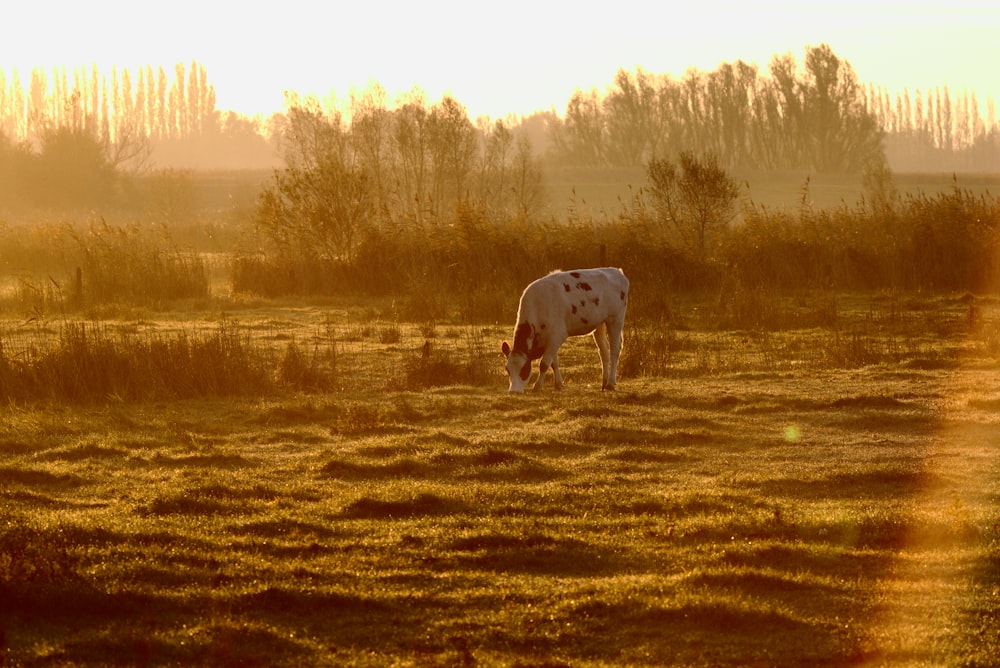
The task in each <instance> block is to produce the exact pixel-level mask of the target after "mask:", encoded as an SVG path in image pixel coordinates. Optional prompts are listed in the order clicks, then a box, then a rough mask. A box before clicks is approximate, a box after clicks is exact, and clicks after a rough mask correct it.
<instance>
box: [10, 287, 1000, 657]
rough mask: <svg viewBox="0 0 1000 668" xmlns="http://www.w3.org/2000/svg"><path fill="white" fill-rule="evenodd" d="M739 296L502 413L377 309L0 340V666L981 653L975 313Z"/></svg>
mask: <svg viewBox="0 0 1000 668" xmlns="http://www.w3.org/2000/svg"><path fill="white" fill-rule="evenodd" d="M516 298H517V295H516V294H511V295H506V296H505V298H504V303H503V310H504V311H506V312H509V313H510V314H511V315H510V318H511V319H512V318H513V313H514V310H515V308H516ZM758 302H759V303H758V304H757V308H758V309H763V310H764V311H766V312H767V313H769V314H770V316H769V317H771V318H772V321H773V322H780V323H784V324H783V326H780V327H771V328H759V327H758V328H739V327H719V326H717V325H713V324H712V323H715V322H717V318H716V316H715V315H713V313H714V312H715V310H717V309H718V308H719V307H718V303H717V301H716V300H715V299H714V295H713V296H712V298H709V297H706V296H705V295H689V296H683V295H675V296H673V297H672V298H671V313H672V318H671V320H670V322H669V324H662V323H661V324H658V323H656V322H653V321H650V320H648V319H643V318H642V317H641V313H639V314H637V317H636V318H634V319H633V322H631V323H630V325H629V326H628V327H627V329H626V339H625V352H624V353H623V360H622V372H621V378H620V382H619V387H618V390H617V391H616V392H613V393H609V392H601V391H600V365H599V362H598V360H597V354H596V350H595V349H594V347H593V343H592V341H591V340H589V339H575V340H571V341H570V342H569V343H568V344H567V345H566V346H565V347H564V349H563V352H562V363H561V366H562V368H563V373H564V377H565V380H566V387H565V388H564V389H563V390H562V391H560V392H555V391H552V390H551V389H549V390H546V391H544V392H541V393H528V394H526V395H524V396H508V395H507V394H506V391H505V390H506V379H505V377H504V376H503V371H502V365H501V363H500V360H501V357H500V353H499V349H498V343H499V341H500V340H501V339H502V338H504V337H508V336H509V334H510V332H509V331H508V330H509V329H510V326H511V325H512V324H513V323H512V322H510V323H508V322H506V321H503V322H495V323H493V322H486V323H482V324H468V323H467V322H464V321H462V320H461V319H452V320H443V321H440V322H430V321H428V320H409V319H406V318H404V317H401V316H400V315H399V304H398V303H396V302H394V301H392V300H388V299H386V300H369V301H366V302H364V303H360V304H359V303H353V302H348V301H346V300H342V299H334V298H328V299H312V300H306V299H300V300H295V301H285V302H282V301H280V300H277V301H263V300H262V301H259V302H253V301H249V300H248V301H243V302H240V301H236V300H234V301H228V302H214V301H212V300H207V301H205V302H204V303H202V304H201V305H200V306H198V305H197V304H194V305H189V307H187V308H185V309H177V310H166V311H155V310H150V309H133V310H132V311H128V310H124V311H120V312H118V313H117V314H116V316H115V317H114V318H104V319H100V320H95V319H93V318H89V319H87V318H84V319H76V318H72V317H65V318H48V319H46V318H38V319H35V320H31V321H28V322H26V321H25V320H24V319H10V320H7V321H5V322H4V323H3V324H2V325H0V341H2V342H3V351H2V353H0V360H2V363H0V389H2V390H3V391H4V398H5V405H4V406H3V408H2V409H0V410H2V414H3V419H2V420H0V495H2V498H3V501H2V505H0V648H2V651H0V662H2V663H4V664H6V665H16V666H51V665H58V666H68V665H121V666H125V665H128V666H133V665H212V666H220V665H221V666H227V665H228V666H247V665H358V666H365V665H372V666H375V665H379V666H382V665H413V666H425V665H439V666H452V665H469V666H471V665H498V666H503V665H507V666H563V665H566V666H568V665H573V666H609V665H650V666H652V665H692V666H698V665H704V666H715V665H734V666H735V665H740V666H744V665H783V666H789V665H803V666H804V665H809V666H822V665H830V666H833V665H845V664H860V665H914V666H918V665H935V666H938V665H955V666H958V665H961V666H977V665H979V666H985V665H991V664H993V662H994V661H995V657H996V656H997V655H998V654H1000V511H998V503H997V502H998V498H997V481H998V479H1000V454H998V451H997V448H996V438H997V434H998V418H997V414H998V413H997V409H998V407H1000V390H998V389H997V387H996V377H997V372H998V369H1000V330H998V327H997V326H998V323H1000V302H997V301H996V300H995V299H992V298H989V297H973V296H971V295H963V294H958V295H929V294H921V295H905V294H895V293H886V292H872V293H854V294H833V293H829V292H822V291H799V292H797V293H794V294H792V295H787V296H778V295H764V296H760V297H759V298H758ZM637 303H639V304H640V305H641V302H637ZM199 309H201V310H199ZM796 323H798V324H796ZM71 360H72V361H71ZM151 360H157V361H156V362H155V363H154V362H153V361H151ZM88 365H89V366H88ZM94 369H103V370H104V371H103V372H102V373H95V372H94ZM153 376H155V377H157V378H159V380H155V379H151V377H153ZM178 377H180V378H184V379H186V380H184V381H181V380H177V378H178ZM32 379H33V380H32ZM171 379H173V380H171ZM29 381H31V382H35V383H36V384H37V385H36V391H35V392H34V393H26V394H23V395H20V394H18V392H19V391H21V390H18V388H19V387H20V388H23V387H24V386H25V385H30V384H31V383H30V382H29ZM233 387H238V388H239V390H240V391H233V390H232V389H231V388H233ZM227 388H229V389H227ZM25 392H26V391H25ZM46 392H47V393H48V394H46Z"/></svg>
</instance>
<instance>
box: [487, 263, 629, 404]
mask: <svg viewBox="0 0 1000 668" xmlns="http://www.w3.org/2000/svg"><path fill="white" fill-rule="evenodd" d="M628 286H629V284H628V279H627V278H625V274H624V273H622V270H621V269H615V268H612V267H605V268H603V269H578V270H576V271H554V272H552V273H551V274H549V275H548V276H543V277H542V278H539V279H538V280H536V281H534V282H532V283H531V284H530V285H529V286H528V287H526V288H525V289H524V292H523V293H522V294H521V303H520V304H519V305H518V307H517V325H516V327H515V328H514V345H513V347H511V346H510V344H508V343H507V342H506V341H504V342H503V344H502V345H501V346H500V350H501V351H502V352H503V354H504V357H506V358H507V374H508V375H509V376H510V390H509V391H510V392H524V388H525V385H527V383H528V378H529V377H531V362H532V361H533V360H537V359H541V360H542V361H541V363H540V365H539V374H538V380H537V381H535V389H536V390H540V389H542V387H543V385H544V384H545V373H546V372H547V371H548V370H549V369H552V373H553V375H555V382H556V389H557V390H558V389H560V388H561V387H562V374H560V373H559V346H561V345H562V343H563V341H565V340H566V338H567V337H570V336H584V335H585V334H590V333H591V332H593V333H594V341H596V342H597V348H598V350H599V351H600V353H601V365H602V366H603V367H604V382H603V383H602V385H601V389H602V390H613V389H615V380H616V378H617V376H618V358H619V356H620V355H621V352H622V328H623V327H624V325H625V307H626V306H627V305H628Z"/></svg>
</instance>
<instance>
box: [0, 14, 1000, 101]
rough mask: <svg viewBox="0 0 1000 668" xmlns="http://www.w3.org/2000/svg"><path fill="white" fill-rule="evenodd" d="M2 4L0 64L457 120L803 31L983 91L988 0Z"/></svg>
mask: <svg viewBox="0 0 1000 668" xmlns="http://www.w3.org/2000/svg"><path fill="white" fill-rule="evenodd" d="M10 4H11V5H13V6H5V7H4V8H3V10H0V26H2V27H0V33H2V35H0V71H2V72H4V73H5V74H6V75H7V76H8V77H9V76H11V75H12V72H13V70H14V69H15V68H16V69H17V70H18V73H19V74H20V75H21V76H22V77H23V78H25V79H27V75H28V73H29V72H30V71H31V69H32V68H34V67H41V68H44V69H46V70H51V68H53V67H66V68H68V69H69V70H72V69H73V68H76V67H88V68H89V67H90V66H92V65H94V64H96V65H98V67H99V68H100V69H101V70H102V71H108V72H110V69H111V67H112V66H116V67H118V68H119V69H131V70H134V69H135V68H138V67H139V66H145V65H153V66H154V67H157V66H162V67H164V69H165V70H167V72H168V74H172V68H173V66H174V65H175V64H176V63H179V62H181V63H186V64H190V63H191V61H192V60H194V61H197V62H198V63H200V64H201V65H202V66H203V67H204V68H205V70H206V72H207V75H208V79H209V82H210V83H212V84H213V85H214V86H215V90H216V95H217V102H216V106H217V107H218V108H219V109H221V110H233V111H236V112H239V113H241V114H246V115H257V114H260V115H264V116H266V115H270V114H271V113H274V112H277V111H281V110H282V109H283V107H284V100H285V98H284V93H285V92H286V91H295V92H297V93H299V94H301V95H310V94H312V95H316V96H318V97H320V98H321V99H323V100H324V101H331V100H332V101H333V102H334V103H335V104H338V105H340V106H346V104H347V102H348V101H349V99H350V96H351V94H352V92H354V93H358V92H362V91H364V90H365V89H367V88H369V87H370V86H371V84H372V83H378V84H380V85H381V86H382V87H383V88H384V89H385V90H386V92H387V94H388V100H387V101H388V103H389V104H390V105H391V104H392V102H393V101H394V100H396V99H398V98H399V96H401V95H403V94H405V93H407V92H409V91H411V90H413V89H414V88H419V89H420V90H422V91H424V93H425V95H426V99H427V101H428V102H430V103H433V102H436V101H437V100H439V99H440V98H441V97H442V96H443V95H446V94H448V95H451V96H453V97H454V98H455V99H456V100H458V101H459V102H460V103H462V104H463V105H464V106H465V107H466V109H467V111H468V112H469V115H470V117H472V118H478V117H480V116H489V117H491V118H504V117H506V116H508V115H511V114H514V115H526V114H530V113H532V112H534V111H547V110H550V109H554V110H555V111H556V112H557V113H559V114H561V113H562V112H563V111H564V110H565V107H566V103H567V102H568V101H569V99H570V97H571V96H572V94H573V92H574V91H576V90H590V89H591V88H592V87H596V88H597V89H598V90H600V91H603V90H605V89H606V88H607V87H608V86H610V84H611V83H612V81H613V79H614V76H615V73H616V72H617V71H618V69H619V68H625V69H627V70H634V69H635V68H636V67H641V68H642V69H644V70H646V71H647V72H651V73H655V74H670V75H673V76H674V77H677V78H679V77H681V76H683V74H684V72H685V71H686V70H687V69H688V68H691V67H694V68H697V69H700V70H704V71H711V70H714V69H715V68H716V67H718V66H719V65H720V64H721V63H724V62H734V61H736V60H743V61H744V62H748V63H753V64H756V65H758V66H759V67H760V68H761V72H762V73H766V68H767V64H768V63H769V62H770V60H771V57H772V56H774V55H776V54H784V53H791V54H792V55H793V56H794V57H795V59H796V61H797V62H799V63H800V64H801V63H802V61H803V59H804V53H805V49H806V47H807V46H817V45H819V44H823V43H825V44H829V45H830V46H831V47H832V49H833V51H834V53H835V54H837V56H838V57H840V58H841V59H842V60H846V61H848V62H849V63H850V64H851V65H852V66H853V67H854V69H855V72H856V73H857V76H858V79H859V80H860V81H861V82H862V83H869V82H871V83H875V84H876V85H881V86H884V87H886V88H887V89H888V90H889V91H890V92H898V91H902V90H903V89H904V88H907V89H909V90H910V91H911V92H912V91H913V90H915V89H920V90H924V91H926V90H929V89H933V88H936V87H942V86H946V85H947V86H948V87H949V89H950V90H952V91H956V92H957V91H961V90H963V89H970V90H973V91H975V92H976V95H977V97H978V98H979V100H981V101H985V99H986V98H988V97H991V98H993V100H994V101H1000V67H997V63H1000V39H998V36H1000V2H997V0H954V1H952V2H940V1H938V2H925V1H924V0H909V1H901V0H891V1H887V2H880V1H878V0H869V1H867V2H865V1H861V0H838V2H836V3H834V2H829V3H823V4H824V6H822V7H819V6H816V4H817V3H809V2H802V1H801V0H796V1H794V2H792V1H781V2H769V1H768V0H758V1H757V2H746V1H745V0H740V1H739V2H733V1H727V2H711V1H702V2H691V3H670V2H650V1H648V0H647V1H646V2H637V1H635V0H617V1H616V2H615V3H587V2H581V1H580V0H575V1H574V2H565V1H563V0H554V1H546V0H533V1H525V0H508V1H506V2H503V1H500V2H470V1H469V0H464V1H453V0H447V1H444V0H423V1H422V2H413V1H412V0H404V1H398V0H382V1H381V2H380V1H379V0H372V1H369V2H357V1H356V0H355V1H353V2H342V1H340V0H334V1H332V2H316V0H308V1H303V0H282V1H281V2H269V3H254V2H246V0H242V1H240V2H228V1H226V2H215V1H213V0H201V1H200V2H195V1H192V0H171V1H170V2H168V3H164V4H163V5H162V6H158V5H156V4H153V3H147V2H132V1H129V2H113V1H110V0H90V1H89V2H79V1H78V0H72V1H71V2H66V1H64V0H60V1H57V2H47V1H46V0H33V1H30V2H29V1H22V2H17V3H10Z"/></svg>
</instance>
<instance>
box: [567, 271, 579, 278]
mask: <svg viewBox="0 0 1000 668" xmlns="http://www.w3.org/2000/svg"><path fill="white" fill-rule="evenodd" d="M569 275H570V276H572V277H573V278H580V272H578V271H571V272H569Z"/></svg>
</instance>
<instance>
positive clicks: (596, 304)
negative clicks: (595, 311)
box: [590, 297, 601, 306]
mask: <svg viewBox="0 0 1000 668" xmlns="http://www.w3.org/2000/svg"><path fill="white" fill-rule="evenodd" d="M590 301H592V302H594V306H600V305H601V298H600V297H594V298H593V299H591V300H590Z"/></svg>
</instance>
